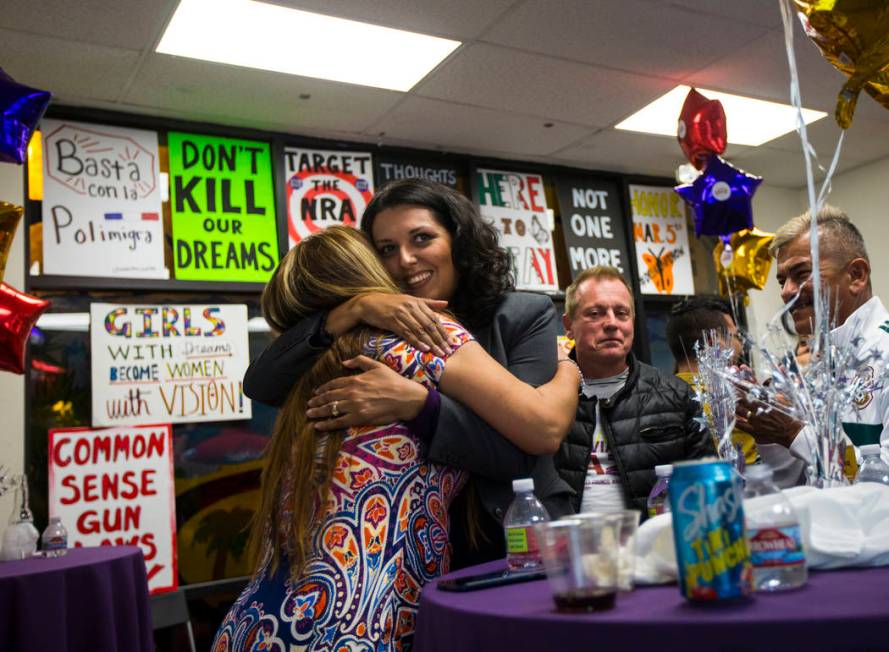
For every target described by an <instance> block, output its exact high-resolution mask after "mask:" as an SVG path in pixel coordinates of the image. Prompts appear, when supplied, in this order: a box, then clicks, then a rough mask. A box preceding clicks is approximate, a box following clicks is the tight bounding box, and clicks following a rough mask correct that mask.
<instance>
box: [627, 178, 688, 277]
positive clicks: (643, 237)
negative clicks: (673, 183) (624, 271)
mask: <svg viewBox="0 0 889 652" xmlns="http://www.w3.org/2000/svg"><path fill="white" fill-rule="evenodd" d="M630 205H631V206H632V214H633V240H634V241H635V243H636V260H637V263H638V269H639V288H640V289H641V290H642V294H694V293H695V284H694V279H693V277H692V272H691V256H690V255H689V249H688V218H687V214H686V208H685V202H683V201H682V198H681V197H679V195H677V194H676V193H675V192H674V191H673V189H672V188H665V187H662V186H636V185H631V186H630Z"/></svg>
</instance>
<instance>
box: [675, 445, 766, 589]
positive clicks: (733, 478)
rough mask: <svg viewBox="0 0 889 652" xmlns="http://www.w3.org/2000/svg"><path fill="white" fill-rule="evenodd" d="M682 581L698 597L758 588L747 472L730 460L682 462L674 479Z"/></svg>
mask: <svg viewBox="0 0 889 652" xmlns="http://www.w3.org/2000/svg"><path fill="white" fill-rule="evenodd" d="M669 493H670V509H671V511H672V513H673V539H674V541H675V543H676V563H677V565H678V569H679V587H680V590H681V591H682V595H684V596H685V597H686V598H687V599H688V600H693V601H695V602H698V601H701V602H706V601H717V600H727V599H731V598H739V597H743V596H748V595H750V594H752V593H753V565H752V564H751V562H750V550H749V548H748V547H747V537H746V535H745V531H744V492H743V489H742V486H741V477H740V475H738V473H737V472H736V471H735V470H734V469H733V468H732V465H731V464H730V463H729V462H721V461H718V460H715V459H710V460H706V459H705V460H698V461H694V462H681V463H679V464H676V465H675V466H674V468H673V477H672V479H671V480H670V492H669Z"/></svg>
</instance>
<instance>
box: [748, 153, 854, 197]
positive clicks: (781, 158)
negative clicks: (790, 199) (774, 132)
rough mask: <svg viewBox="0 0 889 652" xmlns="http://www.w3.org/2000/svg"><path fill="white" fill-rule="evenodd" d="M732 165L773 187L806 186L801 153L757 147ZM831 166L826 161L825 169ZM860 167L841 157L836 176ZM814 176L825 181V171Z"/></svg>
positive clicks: (816, 170) (817, 171) (816, 172)
mask: <svg viewBox="0 0 889 652" xmlns="http://www.w3.org/2000/svg"><path fill="white" fill-rule="evenodd" d="M732 163H734V164H735V165H737V166H738V167H740V168H743V169H744V170H746V171H747V172H749V173H751V174H758V175H759V176H761V177H763V178H764V179H765V180H766V181H768V183H769V184H770V185H773V186H780V187H783V188H802V187H803V186H805V185H806V171H805V162H804V161H803V157H802V154H799V153H795V152H786V151H783V150H778V149H771V148H768V147H756V148H751V149H750V150H749V151H746V152H741V153H739V154H737V155H735V156H734V157H732ZM829 164H830V161H829V160H828V161H824V162H823V167H824V168H825V169H826V168H827V167H828V165H829ZM860 165H862V163H860V162H858V161H853V160H850V159H846V160H843V159H842V157H841V158H840V162H839V165H838V166H837V171H836V173H835V174H842V173H843V172H847V171H849V170H851V169H852V168H855V167H858V166H860ZM814 176H815V181H816V182H818V183H820V181H821V180H823V179H824V171H823V170H821V169H817V168H816V169H815V170H814Z"/></svg>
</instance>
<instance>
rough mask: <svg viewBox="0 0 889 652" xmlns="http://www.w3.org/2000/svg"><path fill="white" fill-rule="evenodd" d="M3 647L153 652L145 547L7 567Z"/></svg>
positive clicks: (0, 627) (2, 574) (0, 576)
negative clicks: (144, 557) (143, 553)
mask: <svg viewBox="0 0 889 652" xmlns="http://www.w3.org/2000/svg"><path fill="white" fill-rule="evenodd" d="M0 650H3V652H18V651H22V652H24V651H26V650H27V651H28V652H32V651H34V652H36V651H37V650H41V651H43V650H47V651H49V650H53V651H58V652H65V651H67V652H81V651H83V652H153V651H154V640H153V634H152V627H151V609H150V607H149V604H148V580H147V579H146V577H145V561H144V560H143V558H142V551H141V550H140V549H139V548H135V547H129V546H121V547H103V548H74V549H71V550H69V551H68V554H67V555H65V556H64V557H57V558H54V559H42V558H35V559H26V560H23V561H5V562H0Z"/></svg>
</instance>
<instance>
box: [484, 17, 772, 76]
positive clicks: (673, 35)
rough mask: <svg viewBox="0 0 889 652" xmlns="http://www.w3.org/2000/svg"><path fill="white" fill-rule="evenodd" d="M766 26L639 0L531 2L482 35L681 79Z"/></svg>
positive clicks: (567, 55)
mask: <svg viewBox="0 0 889 652" xmlns="http://www.w3.org/2000/svg"><path fill="white" fill-rule="evenodd" d="M765 31H766V29H765V28H763V27H759V26H756V25H750V24H747V23H739V22H737V21H732V20H730V19H727V18H721V17H718V16H712V15H704V14H700V13H695V12H693V11H689V10H687V9H684V8H682V7H676V6H672V5H668V4H666V3H663V2H655V3H649V2H643V1H642V0H622V1H621V2H614V1H613V0H572V1H570V2H566V1H565V0H535V1H534V2H526V3H525V4H523V5H521V6H520V7H518V8H517V9H515V10H514V11H511V12H510V13H509V14H508V15H507V16H506V17H505V18H504V19H502V20H501V21H500V22H498V23H497V24H496V25H495V26H493V27H492V28H491V29H490V30H489V31H488V32H486V33H485V34H483V35H482V39H483V40H485V41H489V42H493V43H498V44H501V45H511V46H513V47H516V48H522V49H525V50H531V51H534V52H540V53H543V54H548V55H552V56H560V57H566V58H568V59H573V60H576V61H584V62H587V63H598V64H602V65H607V66H609V67H613V68H616V69H620V70H630V71H634V72H639V73H643V74H648V75H655V76H662V77H668V78H671V79H681V78H682V77H685V76H687V75H688V74H689V73H691V72H693V71H695V70H698V69H700V68H703V67H704V66H706V65H707V64H709V63H710V62H711V61H714V60H716V59H719V58H722V57H724V56H726V55H728V54H730V53H731V52H733V51H735V50H737V49H738V48H739V47H741V46H742V45H744V44H746V43H749V42H750V41H752V40H753V39H755V38H757V37H759V36H761V35H762V34H764V33H765Z"/></svg>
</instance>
